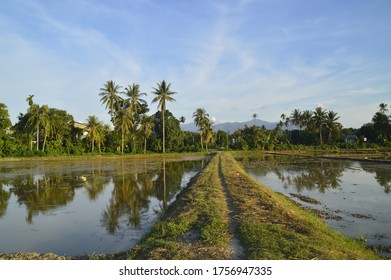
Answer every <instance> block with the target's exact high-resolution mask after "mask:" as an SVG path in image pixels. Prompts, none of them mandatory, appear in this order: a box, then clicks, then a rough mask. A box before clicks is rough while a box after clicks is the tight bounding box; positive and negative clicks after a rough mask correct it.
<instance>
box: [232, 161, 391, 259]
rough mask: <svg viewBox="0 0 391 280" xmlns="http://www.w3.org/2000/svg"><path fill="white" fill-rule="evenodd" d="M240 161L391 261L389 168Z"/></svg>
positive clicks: (366, 164)
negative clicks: (390, 257) (389, 257)
mask: <svg viewBox="0 0 391 280" xmlns="http://www.w3.org/2000/svg"><path fill="white" fill-rule="evenodd" d="M237 160H238V161H239V162H240V163H241V164H242V166H243V167H244V169H245V170H246V172H248V173H249V174H250V176H252V177H253V178H254V179H256V180H257V181H259V182H261V183H262V184H264V185H266V186H267V187H269V188H271V189H272V190H273V191H276V192H280V193H282V194H284V195H286V196H288V197H290V198H291V199H293V200H294V201H296V202H298V203H300V204H301V205H303V206H304V207H307V208H309V209H312V210H314V211H315V212H317V213H318V214H319V215H320V216H322V217H323V218H325V220H326V222H327V223H328V225H329V226H330V227H331V228H333V229H335V230H338V231H340V232H341V233H343V234H345V235H347V236H349V237H351V238H355V239H358V240H360V241H362V242H365V243H366V245H367V246H370V247H375V248H376V249H377V250H378V251H379V253H380V254H381V255H384V256H391V251H390V248H391V164H389V163H375V162H363V161H354V160H328V159H319V158H310V157H295V156H274V155H270V156H269V155H268V156H250V157H241V158H237Z"/></svg>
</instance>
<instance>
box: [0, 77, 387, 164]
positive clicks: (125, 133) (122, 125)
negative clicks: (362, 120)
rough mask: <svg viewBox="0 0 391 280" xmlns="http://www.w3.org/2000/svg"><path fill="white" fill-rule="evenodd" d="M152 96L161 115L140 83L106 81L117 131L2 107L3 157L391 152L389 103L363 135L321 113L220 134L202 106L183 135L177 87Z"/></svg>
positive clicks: (295, 114) (38, 108) (53, 112)
mask: <svg viewBox="0 0 391 280" xmlns="http://www.w3.org/2000/svg"><path fill="white" fill-rule="evenodd" d="M151 94H153V96H154V98H153V99H152V103H151V105H152V104H157V111H156V112H155V113H154V114H149V112H150V107H149V104H148V103H147V102H146V101H145V99H143V98H144V97H145V96H147V94H146V93H144V92H141V91H140V87H139V85H138V84H134V83H133V84H131V85H130V84H129V85H128V86H127V87H125V88H123V87H122V86H120V85H118V84H116V83H115V82H114V81H112V80H109V81H107V82H106V83H105V84H104V85H103V87H102V88H100V92H99V93H98V98H100V101H101V104H102V106H104V108H105V110H107V111H108V114H109V115H110V121H111V125H109V124H104V123H103V122H102V121H100V120H99V118H98V117H97V116H95V115H90V116H88V118H87V119H86V120H85V123H83V124H80V123H76V122H75V121H74V118H73V116H72V115H70V114H68V113H67V112H66V111H65V110H61V109H57V108H51V107H49V106H48V105H39V104H36V103H35V102H34V99H33V98H34V95H29V96H28V97H27V98H26V101H27V105H28V107H27V111H26V112H25V113H20V114H19V116H18V118H17V121H16V123H15V124H12V123H11V121H10V118H9V114H8V110H7V106H6V105H5V104H3V103H0V156H2V157H11V156H34V155H81V154H85V153H115V154H124V153H147V152H162V153H166V152H195V151H202V150H206V151H208V149H209V148H215V149H216V148H217V149H234V150H253V149H268V150H273V149H297V148H304V147H307V146H318V147H325V146H327V147H346V148H349V147H358V146H368V145H382V146H391V116H390V115H389V114H388V105H387V104H385V103H381V104H380V105H379V110H378V111H377V112H376V113H375V114H374V116H373V118H372V120H371V121H370V122H368V123H366V124H364V125H362V126H361V128H359V129H353V128H343V127H342V125H341V123H340V122H339V119H340V116H338V113H336V112H334V111H327V110H326V109H323V108H321V107H317V108H315V110H313V111H312V110H305V111H300V110H299V109H295V110H293V111H292V112H291V113H290V114H289V115H286V114H282V115H281V120H280V121H279V123H278V124H277V126H276V127H275V128H274V129H271V130H267V129H266V128H265V127H259V126H256V125H255V124H256V123H255V120H256V118H257V117H258V116H257V114H253V115H252V117H253V119H254V125H252V126H246V127H245V128H243V129H239V130H237V131H234V132H232V133H227V132H224V131H221V130H219V131H217V132H216V131H215V130H214V126H213V121H212V120H211V119H210V117H209V114H208V113H207V112H206V110H205V109H204V108H197V109H196V110H195V111H194V113H193V115H192V117H193V121H194V123H195V124H196V126H197V127H198V133H195V132H189V131H183V130H182V129H181V127H180V124H181V123H184V122H185V118H184V117H179V118H177V117H175V116H174V115H173V114H172V113H171V112H170V111H169V110H168V109H167V105H168V104H169V103H170V102H175V98H174V95H176V94H177V93H176V92H174V91H172V90H171V84H170V83H167V82H166V81H164V80H163V81H161V82H158V83H157V85H156V87H153V88H152V91H151ZM349 136H353V138H349Z"/></svg>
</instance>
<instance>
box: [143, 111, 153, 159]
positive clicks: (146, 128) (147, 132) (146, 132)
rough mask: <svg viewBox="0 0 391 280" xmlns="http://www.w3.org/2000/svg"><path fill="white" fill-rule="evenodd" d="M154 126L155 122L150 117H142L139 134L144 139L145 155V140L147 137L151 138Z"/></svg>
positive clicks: (145, 148) (145, 151)
mask: <svg viewBox="0 0 391 280" xmlns="http://www.w3.org/2000/svg"><path fill="white" fill-rule="evenodd" d="M154 126H155V122H154V120H153V118H152V117H150V116H147V115H142V117H141V125H140V132H141V135H142V136H143V137H144V154H146V153H147V139H148V137H149V136H151V134H152V132H153V127H154Z"/></svg>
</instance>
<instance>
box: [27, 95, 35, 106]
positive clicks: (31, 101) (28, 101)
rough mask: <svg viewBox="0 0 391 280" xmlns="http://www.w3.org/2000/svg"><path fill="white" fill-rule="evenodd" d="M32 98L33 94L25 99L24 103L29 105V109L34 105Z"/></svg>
mask: <svg viewBox="0 0 391 280" xmlns="http://www.w3.org/2000/svg"><path fill="white" fill-rule="evenodd" d="M33 97H34V94H30V95H29V97H27V98H26V101H27V103H28V104H29V107H31V106H32V105H33V104H34V101H33Z"/></svg>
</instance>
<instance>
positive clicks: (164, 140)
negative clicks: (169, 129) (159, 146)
mask: <svg viewBox="0 0 391 280" xmlns="http://www.w3.org/2000/svg"><path fill="white" fill-rule="evenodd" d="M165 110H166V108H163V110H162V117H163V154H164V153H165V152H166V145H165V143H166V124H165V120H164V111H165Z"/></svg>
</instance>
